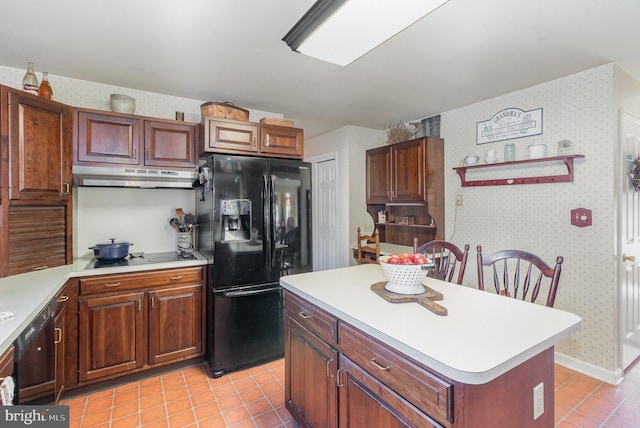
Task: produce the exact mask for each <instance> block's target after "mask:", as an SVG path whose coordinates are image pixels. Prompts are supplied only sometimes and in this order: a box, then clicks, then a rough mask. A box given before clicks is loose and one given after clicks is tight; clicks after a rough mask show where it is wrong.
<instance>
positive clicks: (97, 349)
mask: <svg viewBox="0 0 640 428" xmlns="http://www.w3.org/2000/svg"><path fill="white" fill-rule="evenodd" d="M144 297H145V296H144V292H139V293H126V294H122V295H114V296H104V297H102V296H97V297H90V298H88V299H81V300H80V302H79V306H80V308H79V309H80V312H79V314H80V322H79V324H80V361H79V366H80V382H83V381H88V380H94V379H99V378H104V377H108V376H110V375H114V374H119V373H125V372H128V371H130V370H134V369H138V368H141V367H142V366H143V365H144V356H145V353H144V345H145V342H146V341H145V335H146V332H147V329H146V328H145V327H144V320H145V317H144V312H143V311H144V310H146V302H145V299H144ZM143 306H144V307H143Z"/></svg>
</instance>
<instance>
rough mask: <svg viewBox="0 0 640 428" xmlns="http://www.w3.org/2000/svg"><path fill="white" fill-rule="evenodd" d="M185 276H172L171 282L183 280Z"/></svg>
mask: <svg viewBox="0 0 640 428" xmlns="http://www.w3.org/2000/svg"><path fill="white" fill-rule="evenodd" d="M182 277H183V275H176V276H172V277H171V281H178V280H180V279H182Z"/></svg>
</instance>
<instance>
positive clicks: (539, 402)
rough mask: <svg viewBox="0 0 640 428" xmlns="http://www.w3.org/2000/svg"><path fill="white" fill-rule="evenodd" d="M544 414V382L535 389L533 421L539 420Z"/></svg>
mask: <svg viewBox="0 0 640 428" xmlns="http://www.w3.org/2000/svg"><path fill="white" fill-rule="evenodd" d="M543 413H544V382H540V383H539V384H537V385H536V386H534V387H533V419H534V420H535V419H538V418H539V417H540V416H541V415H542V414H543Z"/></svg>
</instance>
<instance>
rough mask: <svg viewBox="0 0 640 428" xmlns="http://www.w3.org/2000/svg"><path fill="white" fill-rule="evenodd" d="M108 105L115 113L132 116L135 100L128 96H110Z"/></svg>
mask: <svg viewBox="0 0 640 428" xmlns="http://www.w3.org/2000/svg"><path fill="white" fill-rule="evenodd" d="M109 105H110V106H111V111H113V112H116V113H126V114H133V113H134V112H135V111H136V100H135V98H133V97H130V96H128V95H122V94H111V99H110V100H109Z"/></svg>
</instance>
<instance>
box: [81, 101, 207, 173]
mask: <svg viewBox="0 0 640 428" xmlns="http://www.w3.org/2000/svg"><path fill="white" fill-rule="evenodd" d="M76 120H77V125H76V136H75V140H76V141H75V143H74V157H73V160H74V163H75V164H78V165H102V166H117V165H132V166H147V167H151V168H158V169H161V168H178V169H194V168H196V166H197V158H196V149H195V144H196V139H197V137H196V133H197V129H198V128H197V126H196V124H194V123H185V122H176V121H172V120H162V119H155V120H154V119H146V118H143V117H140V116H132V115H126V114H121V113H111V112H101V111H96V110H78V112H77V117H76Z"/></svg>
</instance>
